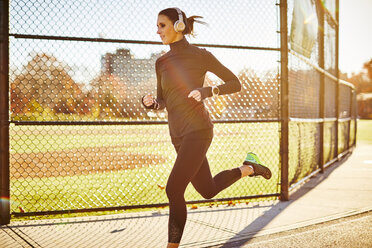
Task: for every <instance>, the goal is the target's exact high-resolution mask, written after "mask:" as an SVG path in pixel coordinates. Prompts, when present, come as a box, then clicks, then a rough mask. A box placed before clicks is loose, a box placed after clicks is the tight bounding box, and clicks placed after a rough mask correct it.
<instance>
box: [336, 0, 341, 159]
mask: <svg viewBox="0 0 372 248" xmlns="http://www.w3.org/2000/svg"><path fill="white" fill-rule="evenodd" d="M335 29H336V30H335V31H336V44H335V45H336V49H335V50H336V56H335V60H336V61H335V62H336V63H335V64H336V75H335V76H336V78H337V82H336V141H335V158H337V157H338V129H339V128H338V125H339V117H340V75H339V70H338V52H339V48H338V46H339V44H338V38H339V33H338V32H339V0H336V28H335Z"/></svg>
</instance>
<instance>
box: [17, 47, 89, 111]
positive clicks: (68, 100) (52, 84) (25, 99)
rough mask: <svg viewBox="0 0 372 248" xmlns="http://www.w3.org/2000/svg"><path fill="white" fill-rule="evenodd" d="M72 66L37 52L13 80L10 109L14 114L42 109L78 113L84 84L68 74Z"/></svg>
mask: <svg viewBox="0 0 372 248" xmlns="http://www.w3.org/2000/svg"><path fill="white" fill-rule="evenodd" d="M70 70H71V69H70V67H69V66H67V65H65V64H64V63H62V62H60V61H58V60H57V59H56V58H55V57H54V56H52V55H47V54H45V53H40V54H36V55H35V56H34V57H33V58H32V59H31V61H29V62H28V63H27V65H26V66H24V68H23V69H22V71H21V73H20V74H19V75H16V76H15V79H14V81H13V82H12V83H11V86H10V89H11V92H10V93H11V111H12V113H13V114H25V113H28V112H34V111H37V112H40V111H41V112H42V111H44V109H48V110H49V111H51V110H54V112H56V113H65V114H72V113H75V112H76V106H77V105H78V103H79V99H80V98H82V95H83V94H82V90H81V87H80V86H79V85H78V84H76V83H75V82H74V80H73V79H72V78H71V76H70V75H69V74H68V72H69V71H70ZM34 105H37V106H38V107H37V108H33V107H32V106H34Z"/></svg>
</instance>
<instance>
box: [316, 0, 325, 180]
mask: <svg viewBox="0 0 372 248" xmlns="http://www.w3.org/2000/svg"><path fill="white" fill-rule="evenodd" d="M317 5H318V11H319V28H318V32H319V67H320V68H322V69H323V70H324V9H323V7H322V3H321V1H320V0H318V2H317ZM324 77H325V75H324V73H323V72H321V73H320V85H319V117H320V119H322V121H321V122H320V130H319V131H320V134H319V135H320V139H319V145H320V147H319V169H320V172H321V173H324V117H325V116H324V97H325V95H324V94H325V85H324V84H325V79H324Z"/></svg>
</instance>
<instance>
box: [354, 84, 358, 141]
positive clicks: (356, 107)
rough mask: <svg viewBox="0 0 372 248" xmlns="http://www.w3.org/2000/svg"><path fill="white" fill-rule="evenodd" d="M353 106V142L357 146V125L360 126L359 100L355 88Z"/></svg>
mask: <svg viewBox="0 0 372 248" xmlns="http://www.w3.org/2000/svg"><path fill="white" fill-rule="evenodd" d="M353 107H354V109H353V110H354V123H355V124H354V125H355V126H354V142H353V146H354V147H355V146H356V142H357V140H356V137H357V127H358V102H357V99H356V90H355V89H354V90H353Z"/></svg>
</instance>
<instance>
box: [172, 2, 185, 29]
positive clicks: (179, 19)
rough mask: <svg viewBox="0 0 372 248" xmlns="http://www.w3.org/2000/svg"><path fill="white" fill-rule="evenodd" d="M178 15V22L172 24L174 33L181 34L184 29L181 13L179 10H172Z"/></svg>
mask: <svg viewBox="0 0 372 248" xmlns="http://www.w3.org/2000/svg"><path fill="white" fill-rule="evenodd" d="M174 9H175V10H176V11H177V13H178V20H177V21H176V22H175V23H174V30H175V31H176V32H183V31H184V30H185V28H186V25H185V22H184V21H183V15H182V11H181V10H180V9H179V8H174Z"/></svg>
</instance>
